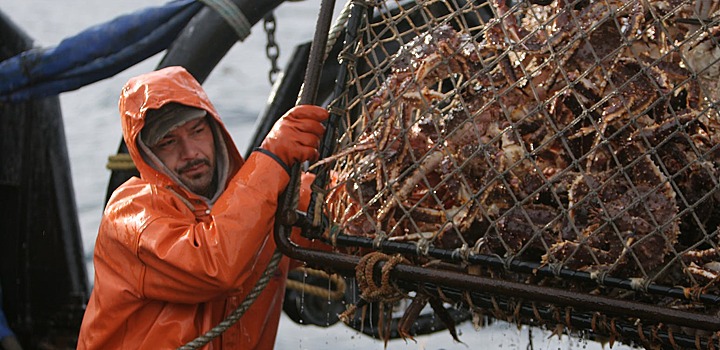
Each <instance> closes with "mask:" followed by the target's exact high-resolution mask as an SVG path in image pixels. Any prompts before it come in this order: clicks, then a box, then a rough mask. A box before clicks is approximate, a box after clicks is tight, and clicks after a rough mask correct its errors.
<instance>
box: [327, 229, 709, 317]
mask: <svg viewBox="0 0 720 350" xmlns="http://www.w3.org/2000/svg"><path fill="white" fill-rule="evenodd" d="M333 241H334V242H335V243H336V244H337V245H339V246H349V247H364V248H373V249H375V248H377V247H375V244H376V243H375V242H374V241H373V240H372V239H370V238H367V237H359V236H350V235H345V234H338V235H336V236H334V239H333ZM379 249H380V250H382V251H384V252H394V253H402V254H410V255H417V254H418V252H417V245H416V244H415V243H408V242H392V241H387V240H386V241H383V242H381V243H380V246H379ZM426 255H427V256H430V257H433V258H437V259H441V260H443V261H450V262H465V261H467V262H469V263H471V264H476V265H485V266H493V267H497V268H505V267H508V268H509V269H510V270H512V271H515V272H522V273H532V274H534V275H539V276H546V277H561V278H563V279H571V280H576V281H580V282H591V283H597V282H596V281H595V280H594V279H593V278H592V277H591V275H590V273H589V272H584V271H577V270H572V269H566V268H563V269H560V270H555V269H553V268H551V267H549V266H543V265H541V264H539V263H534V262H529V261H519V260H513V261H510V262H505V261H504V260H502V259H500V258H498V257H495V256H489V255H480V254H478V255H470V256H467V257H463V256H461V254H459V253H458V252H457V251H453V250H447V249H439V248H434V247H430V248H428V250H427V253H426ZM602 286H605V287H617V288H622V289H627V290H636V289H635V288H634V287H633V283H632V282H631V281H630V280H628V279H625V278H618V277H612V276H607V277H605V278H604V279H603V281H602ZM643 292H645V293H648V294H655V295H661V296H667V297H673V298H676V299H685V300H691V299H690V298H691V296H689V295H687V294H686V293H685V291H684V290H683V288H678V287H670V286H664V285H658V284H649V285H648V286H647V287H646V289H645V290H644V291H643ZM692 300H693V301H699V302H702V303H705V304H715V305H717V304H720V295H712V294H700V295H695V296H692Z"/></svg>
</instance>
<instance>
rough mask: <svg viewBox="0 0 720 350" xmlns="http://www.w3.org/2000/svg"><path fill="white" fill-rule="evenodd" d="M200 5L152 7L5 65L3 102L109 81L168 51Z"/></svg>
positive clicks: (179, 0) (1, 67)
mask: <svg viewBox="0 0 720 350" xmlns="http://www.w3.org/2000/svg"><path fill="white" fill-rule="evenodd" d="M202 6H203V5H202V4H201V3H200V2H196V1H194V0H176V1H172V2H169V3H167V4H165V5H164V6H159V7H149V8H146V9H143V10H139V11H136V12H133V13H130V14H127V15H123V16H120V17H117V18H115V19H113V20H111V21H109V22H106V23H102V24H99V25H96V26H93V27H90V28H88V29H86V30H84V31H82V32H80V33H79V34H77V35H75V36H73V37H70V38H67V39H64V40H63V41H61V42H60V44H58V45H57V46H55V47H51V48H36V49H32V50H28V51H25V52H23V53H21V54H19V55H17V56H14V57H11V58H9V59H7V60H5V61H2V62H0V101H5V102H7V101H12V102H18V101H23V100H28V99H32V98H38V97H46V96H51V95H57V94H59V93H61V92H64V91H70V90H75V89H78V88H80V87H82V86H85V85H88V84H91V83H93V82H96V81H99V80H102V79H105V78H108V77H111V76H113V75H115V74H117V73H119V72H121V71H123V70H125V69H127V68H129V67H131V66H133V65H135V64H137V63H138V62H141V61H143V60H145V59H147V58H149V57H151V56H153V55H155V54H156V53H158V52H160V51H162V50H164V49H166V48H167V47H168V46H169V45H170V44H171V43H172V42H173V40H175V38H176V37H177V35H178V34H179V33H180V31H181V30H182V29H183V28H184V27H185V25H186V24H187V22H188V21H189V20H190V19H191V18H192V17H193V16H194V15H195V14H196V13H197V12H198V11H199V10H200V9H201V8H202Z"/></svg>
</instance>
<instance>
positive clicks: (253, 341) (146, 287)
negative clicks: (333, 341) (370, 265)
mask: <svg viewBox="0 0 720 350" xmlns="http://www.w3.org/2000/svg"><path fill="white" fill-rule="evenodd" d="M168 102H178V103H182V104H185V105H188V106H193V107H198V108H202V109H205V110H206V111H207V112H208V113H209V115H210V116H212V117H213V118H214V119H215V121H216V122H217V123H218V125H219V126H220V129H221V130H222V134H223V136H224V137H225V144H226V146H227V150H228V154H229V158H230V166H229V168H230V174H229V176H228V178H229V180H228V183H227V188H226V190H225V191H224V192H223V193H222V195H220V196H219V197H218V199H217V201H216V202H215V204H214V205H212V207H209V206H208V204H207V203H206V202H205V201H203V200H201V199H200V197H198V196H197V195H195V194H193V193H191V192H188V191H186V190H184V189H183V187H181V186H179V185H178V184H176V183H174V182H172V181H171V180H170V178H169V177H168V176H166V175H165V174H163V173H161V172H158V171H156V170H155V169H154V168H152V167H151V166H150V165H148V164H147V163H146V162H145V161H144V160H143V157H142V156H141V154H140V153H139V150H138V146H137V143H136V139H137V138H138V137H139V134H140V130H141V129H142V127H143V124H144V118H145V112H146V111H147V110H148V109H156V108H159V107H161V106H162V105H164V104H166V103H168ZM119 107H120V113H121V118H122V126H123V137H124V138H125V142H126V143H127V146H128V149H129V153H130V156H131V157H132V159H133V161H134V162H135V165H136V166H137V169H138V170H139V172H140V178H132V179H130V180H128V181H127V182H126V183H124V184H123V185H121V186H120V187H119V188H118V189H117V190H116V191H115V192H114V193H113V195H112V197H111V198H110V201H109V203H108V205H107V207H106V209H105V212H104V215H103V218H102V222H101V224H100V229H99V233H98V237H97V242H96V245H95V256H94V265H95V284H94V288H93V292H92V295H91V297H90V301H89V303H88V306H87V309H86V311H85V316H84V318H83V322H82V327H81V330H80V337H79V341H78V349H175V348H177V347H179V346H182V345H184V344H185V343H187V342H188V341H190V340H193V339H194V338H195V337H197V336H199V335H201V334H204V333H205V332H206V331H208V330H209V329H211V328H212V327H214V326H216V325H217V324H218V323H219V322H220V321H222V320H223V319H225V317H226V316H227V315H228V314H230V313H231V312H232V311H233V310H235V309H236V308H237V307H238V306H239V305H240V303H241V302H242V301H243V300H244V298H245V296H246V295H247V294H248V293H249V292H250V290H251V289H252V288H253V287H254V286H255V284H256V282H257V281H258V279H259V278H260V276H261V274H262V273H263V271H264V270H265V268H266V266H267V264H268V262H269V261H270V258H271V256H272V254H273V251H274V250H275V241H274V239H273V237H272V234H271V233H272V231H273V220H274V216H275V211H276V209H277V205H278V196H279V195H280V193H281V191H282V190H283V189H284V188H285V186H286V185H287V183H288V181H289V176H288V174H287V172H286V171H285V170H284V169H283V167H282V166H281V165H280V164H278V163H277V162H276V161H275V160H273V159H272V158H270V157H269V156H267V155H265V154H263V153H260V152H254V153H252V155H251V156H250V157H249V158H248V159H247V161H245V162H243V159H242V157H241V156H240V154H239V152H238V151H237V149H236V147H235V144H234V143H233V141H232V140H231V137H230V135H229V133H228V132H227V130H226V129H225V127H224V125H223V124H222V122H221V121H220V118H219V117H218V114H217V111H216V110H215V108H214V107H213V106H212V105H211V103H210V101H209V99H208V97H207V96H206V94H205V92H204V91H203V89H202V87H201V86H200V84H199V83H198V82H197V81H196V80H195V79H194V78H193V77H192V76H191V75H190V74H189V73H188V72H187V71H186V70H185V69H183V68H181V67H170V68H165V69H162V70H159V71H156V72H152V73H150V74H147V75H144V76H141V77H138V78H135V79H133V80H131V81H130V82H128V84H127V85H126V87H125V88H124V89H123V91H122V94H121V96H120V106H119ZM309 180H311V178H309V177H307V176H305V177H304V178H303V186H302V189H301V195H300V197H301V200H300V206H301V208H306V207H307V202H308V201H309V190H308V188H309V186H308V185H309ZM295 234H297V232H295ZM293 239H294V240H295V241H300V239H299V238H296V237H294V238H293ZM306 243H309V242H306ZM288 269H289V259H288V258H287V257H284V258H283V259H282V261H281V263H280V265H279V268H278V270H277V272H276V273H275V275H274V277H273V278H272V279H271V280H270V282H269V283H268V285H267V287H266V288H265V290H264V291H263V292H262V294H260V296H259V297H258V298H257V300H256V301H255V302H254V303H253V304H252V306H251V307H250V309H249V310H248V311H247V312H246V313H245V315H244V316H243V317H242V318H241V319H240V321H238V322H237V323H236V324H235V325H234V326H232V327H231V328H230V329H229V330H227V331H226V332H225V333H223V334H222V335H221V336H220V337H218V338H216V339H215V340H214V341H213V342H212V343H210V344H208V346H206V347H204V349H271V348H273V346H274V343H275V336H276V333H277V328H278V323H279V318H280V312H281V311H282V300H283V296H284V290H285V279H286V277H287V273H288Z"/></svg>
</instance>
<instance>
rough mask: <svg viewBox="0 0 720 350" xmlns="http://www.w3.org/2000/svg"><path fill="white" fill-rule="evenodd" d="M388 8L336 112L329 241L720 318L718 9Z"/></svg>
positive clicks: (689, 5)
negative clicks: (520, 268)
mask: <svg viewBox="0 0 720 350" xmlns="http://www.w3.org/2000/svg"><path fill="white" fill-rule="evenodd" d="M372 5H373V6H371V10H370V11H369V12H372V15H370V16H367V17H366V20H364V21H363V23H362V24H361V26H360V29H359V31H358V33H357V37H358V42H357V45H353V46H351V47H349V48H348V49H347V50H346V52H343V53H342V55H341V56H342V57H344V59H345V60H349V61H350V64H348V65H347V67H348V70H347V79H346V81H344V84H345V85H344V88H343V92H342V94H340V95H339V96H336V98H334V99H333V102H332V103H331V106H330V108H331V110H333V111H336V112H337V111H341V112H340V115H339V119H340V120H341V123H340V125H339V127H338V129H337V135H336V136H337V138H336V139H337V147H336V149H335V151H334V154H333V155H331V156H329V157H327V158H325V159H323V160H321V161H320V163H319V165H320V166H324V167H327V170H328V173H329V174H330V181H329V184H328V186H327V193H326V194H325V197H324V199H323V201H324V210H325V213H326V214H327V215H328V218H329V221H330V223H331V229H330V230H329V231H328V232H331V234H332V235H335V234H337V233H338V232H339V234H340V235H345V236H349V237H362V238H367V239H369V240H372V241H373V242H391V243H392V242H396V243H408V242H410V243H412V244H414V246H415V247H416V248H417V249H416V251H417V254H408V256H407V258H408V259H409V260H411V261H412V262H413V263H414V264H418V265H420V264H425V263H428V262H430V261H431V260H432V259H433V258H432V257H431V256H429V255H428V254H426V252H428V251H430V250H432V251H446V252H448V254H451V255H454V256H462V257H464V258H463V260H464V262H463V263H462V264H455V265H456V266H455V268H456V269H462V270H463V271H466V273H468V274H479V275H485V276H492V277H494V278H499V279H508V280H513V281H519V282H524V283H535V284H542V285H545V286H551V287H558V288H564V289H569V290H575V291H578V292H579V293H602V294H604V295H609V296H612V297H616V298H628V299H632V300H636V301H642V302H647V303H652V304H655V305H660V306H664V307H667V308H674V309H685V310H693V311H697V312H699V313H703V314H706V315H715V314H717V313H718V311H720V307H718V305H717V303H706V302H703V300H704V299H703V297H708V296H711V297H712V296H717V295H720V291H719V290H718V287H720V281H719V280H720V278H719V276H720V259H719V256H718V255H720V254H719V253H720V251H719V250H718V245H720V237H718V234H719V232H720V231H719V229H718V227H719V225H720V185H719V184H720V182H719V181H720V179H719V177H720V130H718V129H719V128H720V116H719V115H718V109H717V107H718V106H717V102H718V100H719V99H720V83H718V80H719V79H720V43H719V41H720V2H718V1H709V0H708V1H681V0H669V1H654V0H642V1H614V0H602V1H571V0H566V1H563V0H554V1H551V2H550V1H540V0H537V1H523V2H503V1H487V2H485V1H461V0H455V1H415V2H395V1H378V2H373V3H372ZM329 238H333V237H329ZM349 250H350V251H352V252H355V253H357V254H362V253H364V252H367V251H368V250H369V249H368V248H360V247H358V248H357V249H352V247H350V248H349ZM346 251H347V248H346ZM473 257H488V258H489V259H491V260H492V259H494V261H496V262H499V263H498V264H495V265H501V266H502V265H504V266H505V267H507V266H510V265H512V264H518V263H528V264H531V265H532V264H534V265H533V266H536V267H537V268H539V269H546V270H550V271H555V272H556V273H555V275H554V276H544V275H533V274H523V273H517V272H515V271H511V270H510V269H508V268H496V267H493V266H490V265H485V266H483V265H475V264H468V263H467V262H468V261H473V259H472V258H473ZM559 271H575V272H579V273H585V274H586V275H587V276H590V278H588V280H590V282H591V283H583V282H582V281H577V280H568V279H564V278H562V275H561V274H559V273H558V272H559ZM610 278H612V279H615V280H621V281H626V282H627V285H629V286H631V287H630V288H629V290H625V291H623V290H618V289H616V288H609V287H607V285H606V284H605V283H604V281H606V280H607V279H610ZM648 286H671V287H672V288H674V290H675V291H678V290H680V291H681V293H680V294H681V296H677V295H671V296H668V295H662V293H660V294H658V293H655V294H652V293H644V292H643V291H645V290H646V289H647V287H648ZM706 299H707V298H706ZM710 299H712V298H710ZM713 300H717V299H713Z"/></svg>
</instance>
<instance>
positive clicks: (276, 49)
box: [263, 12, 280, 84]
mask: <svg viewBox="0 0 720 350" xmlns="http://www.w3.org/2000/svg"><path fill="white" fill-rule="evenodd" d="M263 26H264V28H265V33H266V34H267V45H265V54H266V55H267V58H268V59H269V60H270V72H268V80H269V81H270V84H275V79H276V78H277V75H278V73H280V68H278V57H280V46H278V44H277V42H276V41H275V28H276V27H277V26H276V24H275V15H274V14H273V13H272V12H269V13H268V14H267V15H265V19H264V23H263Z"/></svg>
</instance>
